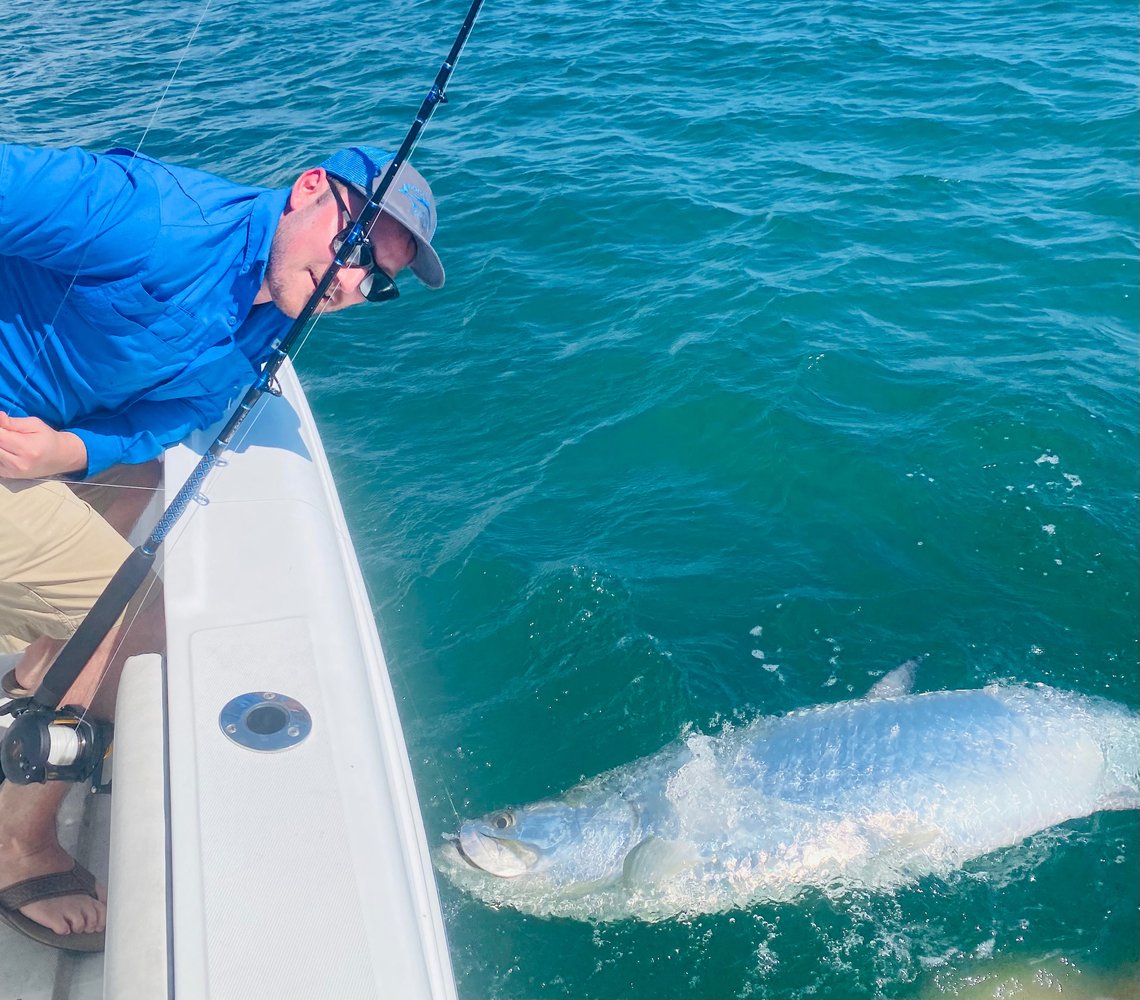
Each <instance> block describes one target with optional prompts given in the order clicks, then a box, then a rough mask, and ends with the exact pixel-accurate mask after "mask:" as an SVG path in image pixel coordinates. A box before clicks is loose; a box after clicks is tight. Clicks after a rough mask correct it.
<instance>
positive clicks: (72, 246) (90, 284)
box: [0, 145, 290, 475]
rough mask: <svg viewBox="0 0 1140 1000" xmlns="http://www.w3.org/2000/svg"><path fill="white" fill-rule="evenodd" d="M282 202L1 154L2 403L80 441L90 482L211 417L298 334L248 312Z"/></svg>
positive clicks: (108, 157) (77, 153)
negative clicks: (279, 344)
mask: <svg viewBox="0 0 1140 1000" xmlns="http://www.w3.org/2000/svg"><path fill="white" fill-rule="evenodd" d="M288 194H289V192H288V191H287V190H267V189H264V188H250V187H243V186H241V185H237V184H233V183H231V182H230V181H227V180H224V179H222V178H220V177H215V176H213V175H211V174H206V173H202V172H201V171H197V170H190V169H187V168H184V167H176V166H171V165H169V164H164V163H160V162H158V161H156V160H152V159H150V158H148V157H144V156H134V155H132V154H131V153H130V152H129V151H126V150H112V151H111V152H110V153H107V154H104V155H93V154H91V153H88V152H85V151H84V150H82V149H78V148H70V149H64V150H48V149H30V148H27V147H22V146H3V145H0V410H3V411H5V412H7V413H10V414H13V415H15V416H35V417H39V418H40V419H41V420H43V421H44V422H45V423H47V424H49V425H50V426H52V427H54V428H55V429H57V430H67V431H71V432H73V433H75V434H77V435H78V436H79V437H80V438H81V439H82V441H83V444H84V445H85V447H86V448H87V462H88V464H87V469H86V470H85V474H86V475H94V474H95V473H97V472H100V471H102V470H103V469H105V468H107V467H108V466H110V465H113V464H115V463H117V462H128V463H133V462H144V461H146V460H147V459H150V458H153V457H154V456H155V455H157V454H159V452H160V451H161V450H162V449H163V447H165V446H166V445H169V444H173V443H175V442H177V441H180V440H181V439H182V438H184V437H185V436H186V435H187V434H188V433H190V432H191V431H193V430H196V429H198V428H202V427H206V426H208V425H209V424H211V423H213V422H214V421H215V420H217V419H218V418H219V417H220V416H221V415H222V414H223V412H224V411H225V408H226V405H227V403H228V401H229V400H230V399H232V398H233V397H234V396H235V395H236V394H237V393H238V392H240V391H241V390H242V389H244V388H245V387H247V386H248V385H249V384H250V383H251V382H252V381H253V378H254V376H255V372H256V369H257V368H258V367H259V366H260V364H261V362H262V361H263V360H264V357H265V355H266V354H267V352H268V349H269V347H270V345H271V344H272V342H273V341H274V340H276V339H279V338H280V337H282V336H284V333H285V331H286V330H288V327H289V323H290V321H289V319H288V318H287V317H286V316H284V314H282V313H281V312H280V311H279V310H278V309H277V308H276V306H274V305H273V304H272V303H266V304H262V305H257V306H254V305H253V300H254V298H255V297H256V295H257V293H258V291H259V290H260V288H261V284H262V279H263V278H264V276H265V267H266V264H267V263H268V259H269V248H270V244H271V243H272V240H273V233H274V231H275V230H276V226H277V220H278V219H279V218H280V217H281V213H282V212H283V211H284V208H285V204H286V200H287V198H288Z"/></svg>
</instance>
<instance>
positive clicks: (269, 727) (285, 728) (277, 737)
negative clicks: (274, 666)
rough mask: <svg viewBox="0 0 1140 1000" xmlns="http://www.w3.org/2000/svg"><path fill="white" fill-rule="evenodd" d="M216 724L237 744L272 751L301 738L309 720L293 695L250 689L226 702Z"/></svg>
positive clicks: (249, 748)
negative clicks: (291, 696) (246, 692)
mask: <svg viewBox="0 0 1140 1000" xmlns="http://www.w3.org/2000/svg"><path fill="white" fill-rule="evenodd" d="M218 725H219V726H220V727H221V730H222V732H223V733H225V734H226V736H227V738H229V739H231V740H233V742H234V743H236V744H238V746H243V747H245V748H246V749H247V750H257V751H259V752H261V753H275V752H276V751H278V750H288V749H289V748H290V747H295V746H296V745H297V744H298V743H300V742H301V741H302V740H304V739H305V737H306V736H308V735H309V733H310V732H311V731H312V728H313V719H312V717H311V716H310V715H309V712H308V710H307V709H306V708H305V706H304V705H302V704H301V703H300V702H299V701H297V700H296V699H295V698H290V697H289V696H288V695H284V694H279V693H278V692H276V691H250V692H249V693H248V694H239V695H238V696H237V697H236V698H233V699H231V700H230V701H228V702H226V705H225V707H224V708H223V709H222V712H221V714H220V715H219V716H218Z"/></svg>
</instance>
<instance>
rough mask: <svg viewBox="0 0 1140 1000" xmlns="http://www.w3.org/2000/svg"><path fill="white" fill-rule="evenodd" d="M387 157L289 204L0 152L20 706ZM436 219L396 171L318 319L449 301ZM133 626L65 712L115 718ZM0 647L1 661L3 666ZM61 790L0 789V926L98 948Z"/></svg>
mask: <svg viewBox="0 0 1140 1000" xmlns="http://www.w3.org/2000/svg"><path fill="white" fill-rule="evenodd" d="M391 159H392V156H391V154H388V153H386V152H384V151H383V150H379V149H375V148H373V147H352V148H349V149H344V150H341V151H340V152H338V153H335V154H333V155H332V156H331V157H329V158H328V159H327V160H326V161H325V162H324V163H322V164H321V166H319V167H315V168H311V169H308V170H305V171H304V172H303V173H302V174H301V175H300V176H299V177H298V178H297V179H296V181H295V182H294V183H293V186H292V187H291V188H289V189H285V190H269V189H264V188H251V187H243V186H240V185H237V184H234V183H231V182H230V181H227V180H224V179H222V178H219V177H215V176H213V175H211V174H206V173H202V172H200V171H196V170H191V169H187V168H184V167H178V166H173V165H169V164H164V163H161V162H159V161H157V160H153V159H150V158H149V157H145V156H141V155H138V154H134V153H132V152H130V151H127V150H112V151H110V152H109V153H106V154H100V155H95V154H91V153H88V152H86V151H84V150H82V149H79V148H74V147H73V148H70V149H65V150H47V149H33V148H28V147H22V146H2V145H0V662H3V664H4V667H3V671H0V672H2V673H3V674H4V677H3V684H4V688H5V691H6V692H7V695H8V696H13V695H15V696H21V695H24V694H27V693H30V692H31V691H33V690H34V689H35V687H36V686H37V684H38V682H39V678H40V677H42V676H43V673H44V672H45V671H46V669H47V667H48V666H49V665H50V663H51V660H52V658H53V657H54V656H55V654H56V653H57V652H58V651H59V649H60V648H62V646H63V644H64V643H65V642H66V640H67V639H68V637H69V636H70V635H71V634H72V633H73V632H74V631H75V629H76V627H77V626H78V624H79V623H80V622H81V621H82V620H83V618H84V616H85V615H86V613H87V612H88V611H89V610H90V608H91V606H92V605H93V604H94V602H95V600H96V599H97V598H98V596H99V594H100V593H102V591H103V589H104V587H105V586H106V585H107V582H108V581H109V580H110V578H111V576H112V575H113V574H114V573H115V571H116V570H117V569H118V568H119V566H120V565H121V564H122V562H123V561H124V559H126V557H127V555H128V554H129V552H130V547H129V545H128V544H127V542H126V541H125V536H126V535H127V534H128V533H129V531H130V529H131V527H132V526H133V523H134V521H135V520H136V519H137V517H138V515H139V513H140V512H141V510H142V509H143V507H144V506H145V505H146V501H147V499H148V498H149V494H150V491H151V490H153V489H154V488H155V487H156V486H157V483H158V467H157V462H155V459H156V457H157V456H158V455H159V454H160V453H161V452H162V450H163V448H164V447H166V446H167V445H171V444H175V443H177V442H178V441H181V440H182V439H183V438H185V437H186V435H187V434H189V433H190V432H191V431H194V430H198V429H200V428H203V427H207V426H209V425H210V424H212V423H214V422H215V421H217V420H218V419H219V418H220V417H221V416H222V415H223V414H224V412H225V410H226V407H227V405H228V403H229V402H231V401H232V400H233V399H234V398H235V397H236V396H237V395H238V393H240V392H241V391H242V390H244V389H245V388H246V387H248V385H249V384H250V383H251V382H252V381H253V380H254V377H255V374H256V371H257V370H258V369H259V368H260V366H261V364H262V363H263V361H264V360H265V358H266V357H267V355H268V354H269V353H270V351H271V348H272V346H273V344H274V342H275V341H277V340H279V339H280V338H281V337H282V336H283V335H284V334H285V332H286V331H287V330H288V329H289V326H290V322H291V319H292V318H295V317H296V316H297V315H299V314H300V312H301V311H302V310H303V308H304V307H305V305H306V303H307V302H308V301H309V299H310V298H311V297H312V295H313V294H314V292H315V289H316V287H317V283H318V282H319V281H320V279H321V277H322V276H323V275H324V273H325V272H326V270H327V269H328V267H329V265H330V264H332V262H333V258H334V253H335V248H336V247H339V246H340V243H339V241H340V240H342V239H343V238H344V234H345V232H346V230H347V229H348V227H350V226H351V224H352V221H353V219H355V217H356V216H357V215H358V214H359V212H360V210H361V209H362V207H363V206H364V203H365V201H366V199H367V197H368V195H369V194H370V193H371V191H372V190H374V189H375V186H376V185H377V184H378V183H379V181H380V178H381V177H382V175H383V169H384V167H385V166H386V164H387V163H388V162H390V161H391ZM435 225H436V213H435V201H434V199H433V197H432V193H431V189H430V188H429V187H428V185H427V182H426V181H425V180H424V179H423V177H422V176H421V175H420V174H419V173H418V172H416V171H415V170H414V169H413V168H412V167H411V166H410V164H405V165H404V166H403V167H402V168H401V172H400V174H399V176H398V179H397V182H396V183H394V184H393V185H392V186H391V188H390V189H389V194H388V197H387V199H386V201H385V208H384V212H383V213H382V214H381V215H380V216H378V217H377V219H376V222H375V225H374V226H373V228H372V230H371V233H370V234H369V239H368V241H367V243H366V244H365V247H364V248H362V253H361V256H360V259H359V261H358V266H352V267H345V268H344V269H342V270H341V271H340V272H339V273H338V277H337V281H335V282H334V283H333V285H332V286H330V291H329V292H328V293H327V294H326V296H325V300H324V302H323V303H322V308H323V309H325V310H330V311H332V310H338V309H343V308H346V307H348V306H351V305H356V304H358V303H363V302H366V301H383V300H385V299H390V298H394V297H396V295H398V294H399V293H398V291H397V289H396V284H395V281H394V280H393V279H394V278H395V276H396V275H397V273H398V272H400V271H401V270H403V269H404V268H405V267H410V268H411V270H412V272H413V273H414V274H415V275H416V276H417V277H418V278H419V279H420V281H422V282H423V283H424V284H425V285H427V286H428V287H430V288H439V287H440V286H441V285H442V284H443V279H444V275H443V268H442V266H441V265H440V262H439V257H438V256H437V254H436V252H435V250H434V249H433V248H432V246H431V242H430V241H431V238H432V236H433V235H434V232H435ZM146 589H147V588H145V587H144V591H145V590H146ZM153 594H154V590H153V589H151V599H150V600H149V601H147V600H143V601H142V602H141V606H140V607H138V608H132V609H129V610H128V613H127V615H125V616H124V617H123V618H122V619H121V620H120V623H119V626H118V627H117V628H116V629H113V630H112V632H111V633H110V634H109V635H108V636H107V638H106V639H105V640H104V641H103V643H102V644H101V645H100V647H99V649H98V650H97V651H96V653H95V655H94V656H93V657H92V658H91V659H90V660H89V661H88V663H87V665H86V667H85V668H84V670H83V673H82V674H81V675H80V677H79V678H78V680H77V681H76V682H75V684H74V686H73V687H72V688H71V689H70V690H69V691H68V693H67V694H66V695H65V697H64V699H63V701H64V703H65V704H71V705H80V706H83V707H85V708H90V709H91V710H92V714H93V715H95V716H97V717H101V718H109V717H110V714H111V712H112V709H113V703H114V694H115V688H116V686H117V681H118V673H119V671H120V670H121V667H122V664H123V662H124V661H125V659H126V658H127V657H128V656H130V655H132V654H133V653H135V652H142V651H156V650H161V648H162V643H163V627H162V607H161V602H160V601H156V600H154V599H153ZM5 650H8V651H9V652H8V653H7V655H3V654H4V651H5ZM68 787H69V786H68V785H67V784H66V783H64V782H58V781H57V782H48V783H46V784H42V785H36V784H33V785H14V784H12V783H11V782H3V783H0V920H3V921H4V922H5V923H7V924H9V925H10V926H12V927H14V928H15V929H17V930H19V931H20V932H22V933H24V934H26V935H28V936H29V937H32V938H34V939H36V940H38V941H40V942H42V943H44V944H48V945H51V946H54V947H59V948H65V949H69V950H82V951H91V950H99V949H100V948H101V947H102V940H103V929H104V924H105V920H106V908H105V906H104V901H105V892H104V890H103V888H102V887H101V886H98V885H97V884H96V882H95V880H94V879H93V878H92V877H91V876H90V874H89V873H88V872H86V871H85V870H84V869H83V868H82V867H80V866H79V865H78V863H76V862H75V861H74V860H73V859H72V858H71V857H70V856H69V855H68V854H67V853H66V852H64V850H63V849H62V848H61V847H60V845H59V842H58V839H57V833H56V816H57V813H58V811H59V807H60V804H61V802H62V800H63V797H64V795H65V794H66V792H67V790H68Z"/></svg>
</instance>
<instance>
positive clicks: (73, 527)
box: [0, 479, 131, 649]
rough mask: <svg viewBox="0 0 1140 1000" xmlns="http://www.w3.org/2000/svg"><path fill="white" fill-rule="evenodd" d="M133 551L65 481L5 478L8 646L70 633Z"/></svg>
mask: <svg viewBox="0 0 1140 1000" xmlns="http://www.w3.org/2000/svg"><path fill="white" fill-rule="evenodd" d="M130 553H131V546H130V545H129V544H128V543H127V541H126V540H125V539H124V538H123V537H122V536H121V535H119V533H118V532H117V531H115V529H114V528H112V527H111V526H110V525H109V524H108V523H107V522H106V521H104V520H103V518H102V517H100V516H99V514H97V513H96V512H95V510H94V509H93V508H92V507H91V505H90V504H89V503H87V502H86V501H84V500H81V499H80V498H79V497H78V496H76V494H75V492H73V491H72V489H71V488H70V487H68V486H67V485H65V484H64V483H61V482H30V481H26V480H14V479H0V649H4V648H5V647H6V648H8V649H16V648H19V647H20V646H21V645H22V644H23V643H27V642H31V641H32V640H33V639H36V638H38V637H40V636H48V637H50V638H53V639H67V638H68V637H69V636H70V635H71V634H72V633H73V632H74V631H75V630H76V628H78V626H79V623H80V622H81V621H83V618H84V617H85V616H86V614H87V612H88V611H90V610H91V607H92V605H93V604H94V603H95V601H96V599H97V598H98V597H99V595H100V594H101V593H102V592H103V589H104V588H105V587H106V586H107V583H108V581H110V579H111V577H112V576H114V574H115V571H116V570H117V569H118V568H119V567H120V566H121V565H122V564H123V560H125V559H126V558H127V556H128V555H130ZM3 637H9V638H8V640H5V639H4V638H3ZM11 640H15V641H11Z"/></svg>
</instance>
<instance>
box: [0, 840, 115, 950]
mask: <svg viewBox="0 0 1140 1000" xmlns="http://www.w3.org/2000/svg"><path fill="white" fill-rule="evenodd" d="M57 896H90V897H92V898H93V899H97V898H98V896H96V893H95V876H94V875H92V874H91V873H90V872H89V871H88V870H87V869H86V868H84V867H83V866H82V865H81V864H80V863H79V862H78V861H77V862H75V867H74V868H72V869H71V871H67V872H55V873H54V874H52V875H37V876H36V877H35V878H27V879H24V881H22V882H16V883H15V884H14V885H10V886H8V888H6V889H4V890H2V891H0V920H3V921H4V923H6V924H7V925H8V926H9V927H11V928H12V929H13V930H16V931H19V932H20V933H21V934H23V935H24V936H25V937H30V938H31V939H32V940H33V941H38V942H39V943H40V944H46V945H48V946H49V947H51V948H61V949H63V950H64V951H85V952H90V951H102V950H103V937H104V934H103V931H98V932H96V933H94V934H56V932H55V931H53V930H49V929H48V928H47V927H45V926H44V925H43V924H40V923H37V922H36V921H35V920H32V919H31V918H30V917H25V916H24V915H23V914H22V913H21V912H20V907H21V906H27V905H28V904H29V903H38V902H39V901H40V900H41V899H55V898H56V897H57Z"/></svg>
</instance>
